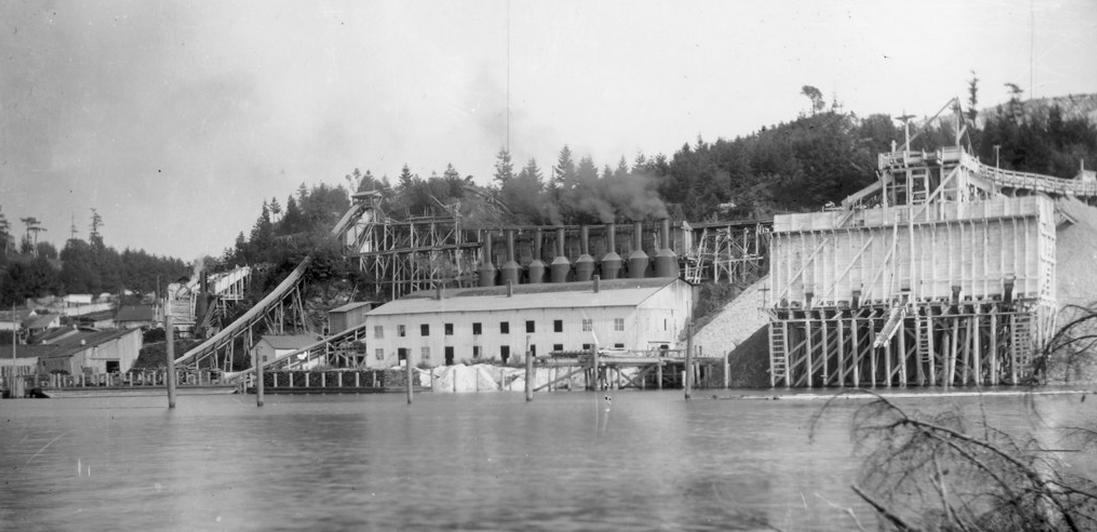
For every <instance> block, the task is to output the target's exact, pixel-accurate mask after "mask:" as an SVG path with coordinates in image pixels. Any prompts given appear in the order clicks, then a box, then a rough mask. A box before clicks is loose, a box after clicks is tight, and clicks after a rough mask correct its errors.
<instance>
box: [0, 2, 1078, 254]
mask: <svg viewBox="0 0 1097 532" xmlns="http://www.w3.org/2000/svg"><path fill="white" fill-rule="evenodd" d="M1094 51H1097V2H1094V1H1092V0H1064V1H1043V0H1041V1H1033V2H1025V1H1016V0H1008V1H1006V0H996V1H959V2H953V1H949V2H934V1H923V2H910V3H903V2H892V1H880V0H866V1H851V0H835V1H828V2H791V1H782V0H766V1H752V0H747V1H735V2H731V1H711V2H709V1H690V0H686V1H654V0H647V1H644V0H639V1H627V2H626V1H609V0H607V1H589V0H583V1H526V0H509V1H508V0H485V1H477V2H466V1H461V2H458V1H453V2H442V1H431V2H424V1H414V0H413V1H406V0H397V1H384V0H377V1H369V2H362V1H347V2H334V1H330V2H325V1H308V2H306V1H303V0H302V1H295V2H285V1H271V0H263V1H254V2H244V1H203V2H194V1H177V2H161V1H155V0H134V1H96V2H73V1H60V2H42V1H36V2H26V1H20V0H9V1H6V2H0V212H2V213H3V214H4V215H5V216H6V217H7V219H8V220H9V222H11V223H12V225H13V228H14V229H15V230H16V232H17V233H20V234H21V233H22V231H23V229H24V226H23V224H22V223H20V222H19V219H20V218H24V217H28V216H33V217H36V218H38V219H39V220H42V221H43V226H44V227H45V228H46V230H47V232H46V233H43V234H41V235H40V238H41V239H44V240H48V241H51V242H53V243H54V244H55V245H56V246H57V247H58V248H60V247H62V245H63V243H64V241H65V240H66V239H67V238H68V237H69V235H70V228H71V227H72V226H73V225H75V227H76V229H77V233H76V235H77V237H79V238H84V239H87V237H88V231H89V226H90V219H91V209H96V210H97V211H98V212H99V213H100V215H101V216H102V220H103V224H104V225H103V226H102V227H101V228H100V232H101V234H102V235H103V238H104V240H105V242H106V244H107V245H110V246H113V247H115V248H117V249H119V250H121V249H123V248H127V247H128V248H132V249H144V250H146V251H148V252H150V253H155V254H160V255H170V256H175V257H179V258H182V259H183V260H186V261H190V260H194V259H195V258H198V257H200V256H202V255H207V254H208V255H219V254H220V253H221V252H222V251H223V250H224V249H225V248H227V247H230V246H231V245H232V243H233V240H234V238H235V236H236V235H237V233H239V232H241V231H243V232H244V233H245V234H246V233H247V232H248V231H249V230H250V227H251V226H252V224H253V223H254V221H255V219H256V217H257V216H258V214H259V210H260V207H261V204H262V202H263V200H264V199H270V198H272V197H277V198H278V199H279V201H280V202H281V203H283V204H284V203H285V199H286V198H287V197H288V196H289V195H290V194H293V193H294V191H295V190H296V189H297V187H298V186H299V185H300V184H302V183H305V184H306V185H307V186H312V185H315V184H319V183H321V182H323V183H327V184H329V185H338V184H345V183H346V181H345V179H344V176H345V175H346V174H348V173H350V172H351V171H352V170H353V169H355V168H359V169H361V170H362V171H365V170H370V171H372V172H373V173H374V174H375V175H377V176H382V175H388V176H390V177H393V178H394V177H395V176H396V175H397V174H398V173H399V172H400V168H401V167H402V166H403V165H404V164H405V163H406V164H407V165H408V166H409V167H410V168H411V170H412V171H413V172H415V173H417V174H419V175H421V176H423V177H428V176H430V175H431V174H432V173H434V172H437V173H438V174H441V173H442V171H443V170H445V168H446V165H447V164H453V165H454V167H455V168H456V169H457V170H458V171H459V172H460V173H461V174H462V175H472V176H474V179H476V181H477V182H479V183H481V184H486V183H488V182H489V181H490V178H491V175H492V172H493V165H494V163H495V155H496V153H497V152H498V151H499V149H500V148H502V147H504V146H506V145H508V142H509V146H510V151H511V153H512V156H513V158H514V160H515V162H516V164H517V165H521V164H522V163H523V162H525V161H527V160H528V159H530V158H536V159H537V161H538V162H539V164H540V166H541V167H542V168H543V169H547V168H548V167H549V166H551V164H552V162H553V161H554V160H555V158H556V155H557V153H558V152H559V151H560V148H561V147H562V146H564V145H565V144H567V145H569V147H570V148H571V149H572V151H573V152H574V153H576V154H577V156H583V155H589V156H591V157H592V158H593V159H594V162H595V163H596V164H597V165H598V166H599V167H602V166H604V165H606V164H610V165H613V166H616V163H617V161H618V160H619V159H620V158H621V157H622V156H623V157H625V158H626V159H627V160H628V161H630V162H631V161H632V160H633V159H634V158H635V157H636V155H637V154H638V153H644V154H646V155H649V156H651V155H654V154H657V153H664V154H667V155H668V156H669V155H671V154H672V153H673V152H674V151H676V150H677V149H678V148H679V147H681V146H682V144H683V143H686V142H689V143H693V142H695V141H696V140H697V138H698V137H701V138H703V139H705V140H707V141H713V140H716V139H717V138H720V137H724V138H734V137H735V136H738V135H745V134H749V133H751V132H753V131H755V130H757V129H758V128H759V127H761V126H763V125H768V124H775V123H778V122H782V121H788V120H791V119H794V118H795V117H796V116H797V114H798V113H800V112H802V111H804V110H805V109H806V108H807V106H808V100H807V99H806V98H805V97H804V96H802V95H801V94H800V89H801V87H802V86H803V85H812V86H815V87H818V88H819V89H820V90H821V91H822V92H823V93H824V95H826V97H827V99H828V100H830V99H832V98H837V99H838V100H839V101H841V102H842V103H843V105H844V108H845V110H847V111H853V112H855V113H857V114H859V115H862V116H864V115H868V114H871V113H888V114H891V115H900V114H903V113H905V112H909V113H911V114H915V115H919V116H925V115H930V114H933V113H934V112H936V111H937V110H938V109H939V108H940V107H941V106H943V105H944V104H945V103H946V102H947V101H948V100H949V98H952V97H961V98H963V99H965V100H966V89H967V81H968V80H969V79H970V78H971V76H972V75H971V71H972V70H974V71H975V72H976V75H977V76H978V78H979V80H980V81H979V85H980V106H983V105H988V106H989V105H993V104H996V103H1000V102H1002V101H1004V100H1005V99H1006V98H1007V92H1006V89H1005V88H1004V84H1005V83H1007V82H1013V83H1016V84H1017V85H1019V86H1021V87H1022V88H1023V89H1024V90H1025V91H1026V95H1035V96H1037V97H1040V96H1060V95H1066V94H1071V93H1075V94H1077V93H1092V92H1097V63H1094V61H1093V58H1092V55H1093V52H1094ZM508 87H509V91H508ZM508 93H509V98H508ZM508 101H509V113H508ZM508 116H509V127H508ZM508 131H509V135H508ZM74 221H75V224H74Z"/></svg>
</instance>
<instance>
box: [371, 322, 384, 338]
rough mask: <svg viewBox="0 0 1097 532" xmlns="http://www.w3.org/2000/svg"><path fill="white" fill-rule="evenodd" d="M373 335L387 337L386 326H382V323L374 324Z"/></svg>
mask: <svg viewBox="0 0 1097 532" xmlns="http://www.w3.org/2000/svg"><path fill="white" fill-rule="evenodd" d="M373 337H374V338H384V337H385V327H384V326H382V325H374V326H373Z"/></svg>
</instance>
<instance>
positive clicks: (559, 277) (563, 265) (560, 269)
mask: <svg viewBox="0 0 1097 532" xmlns="http://www.w3.org/2000/svg"><path fill="white" fill-rule="evenodd" d="M570 270H571V262H570V261H568V258H567V257H566V256H564V228H563V227H560V228H558V229H556V258H554V259H552V264H550V265H549V277H550V278H551V280H552V282H554V283H564V282H567V280H568V272H569V271H570Z"/></svg>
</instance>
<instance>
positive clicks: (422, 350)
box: [419, 347, 430, 361]
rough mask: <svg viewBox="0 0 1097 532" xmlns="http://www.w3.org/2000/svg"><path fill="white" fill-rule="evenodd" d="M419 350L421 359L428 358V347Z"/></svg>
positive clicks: (425, 359)
mask: <svg viewBox="0 0 1097 532" xmlns="http://www.w3.org/2000/svg"><path fill="white" fill-rule="evenodd" d="M419 352H420V353H422V356H423V358H422V360H423V361H427V360H430V348H429V347H424V348H422V349H420V350H419Z"/></svg>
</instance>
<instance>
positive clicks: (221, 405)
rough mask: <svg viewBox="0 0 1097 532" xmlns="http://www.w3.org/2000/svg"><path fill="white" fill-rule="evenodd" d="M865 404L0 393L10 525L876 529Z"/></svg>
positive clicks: (918, 401)
mask: <svg viewBox="0 0 1097 532" xmlns="http://www.w3.org/2000/svg"><path fill="white" fill-rule="evenodd" d="M744 393H747V392H744ZM719 395H720V396H725V397H726V396H735V395H737V394H736V393H734V392H730V393H729V392H725V391H721V392H720V394H719ZM1079 399H1080V397H1079V396H1078V395H1063V396H1045V397H1036V398H1028V399H1026V398H1024V397H1018V396H1009V397H981V398H980V397H960V398H929V397H914V398H902V399H897V401H898V402H900V403H901V404H903V405H904V406H905V407H907V408H910V409H912V410H922V411H934V410H936V409H941V408H951V407H960V408H963V409H964V410H965V411H968V412H970V413H971V414H972V415H980V416H983V415H985V416H987V418H988V419H989V420H990V421H991V423H992V424H995V425H997V426H999V427H1002V428H1005V429H1007V430H1009V431H1013V432H1017V433H1018V434H1028V433H1033V432H1035V433H1039V432H1041V431H1047V430H1049V429H1047V428H1046V427H1045V425H1072V424H1079V423H1083V422H1086V421H1092V420H1094V419H1097V411H1095V410H1097V409H1095V404H1097V401H1089V402H1088V403H1087V402H1082V401H1080V400H1079ZM862 404H864V402H863V401H860V400H842V401H839V402H837V403H836V404H834V403H832V406H831V407H830V408H828V410H827V412H826V413H825V414H824V415H823V417H822V418H821V419H820V420H819V423H818V424H817V425H816V427H815V432H814V435H813V436H814V437H812V434H811V432H812V420H813V417H814V416H815V415H816V414H817V413H819V411H820V409H821V408H822V406H823V402H822V401H817V400H795V399H787V398H786V399H784V400H726V399H717V398H713V397H712V394H711V393H700V394H698V396H696V397H695V398H694V399H693V400H690V401H685V400H684V399H683V398H682V395H681V392H680V391H674V392H672V391H665V392H616V393H614V394H613V395H612V396H610V395H608V394H604V393H592V392H573V393H556V394H538V396H537V398H536V400H535V401H533V402H532V403H526V402H525V401H524V398H523V396H522V394H519V393H483V394H464V395H462V394H458V395H452V394H446V395H441V394H438V395H431V394H421V395H417V396H416V397H415V402H414V404H412V405H407V404H406V403H405V400H404V397H403V396H402V395H398V394H381V395H349V396H348V395H343V396H283V395H270V396H268V397H267V399H266V405H265V406H264V407H262V408H256V406H255V403H254V397H253V396H241V395H220V396H182V397H180V398H179V402H178V407H177V408H176V409H174V410H169V409H168V408H167V401H166V399H165V398H162V397H105V398H83V399H52V400H18V401H11V400H9V401H0V423H2V428H0V450H2V454H0V478H2V482H3V489H0V528H2V529H4V530H20V531H33V530H301V529H309V530H395V529H404V530H436V529H465V530H517V529H524V530H629V529H689V530H706V529H711V530H728V529H738V530H753V529H766V528H770V527H776V528H779V529H782V530H846V529H851V528H856V527H857V524H856V523H854V517H851V515H850V514H849V512H847V511H846V508H852V509H853V511H854V515H855V516H856V519H858V520H860V522H861V523H862V524H863V525H865V526H866V528H870V527H875V517H874V516H873V514H872V512H871V511H870V510H869V509H868V508H867V507H866V506H864V505H863V504H861V503H860V502H859V500H858V499H857V497H856V496H855V495H854V494H853V493H852V492H851V490H850V489H849V486H850V484H851V483H852V482H853V481H854V479H855V475H856V471H857V468H858V466H859V461H858V458H857V456H856V455H855V454H854V444H853V442H851V441H850V435H849V428H850V417H851V414H852V412H853V411H854V409H856V408H857V407H858V406H860V405H862ZM1091 458H1092V456H1091V455H1089V454H1086V455H1085V456H1081V455H1080V456H1078V457H1076V459H1077V460H1079V461H1076V463H1071V464H1070V465H1069V467H1088V466H1092V461H1091ZM1087 460H1090V461H1088V462H1087Z"/></svg>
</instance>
